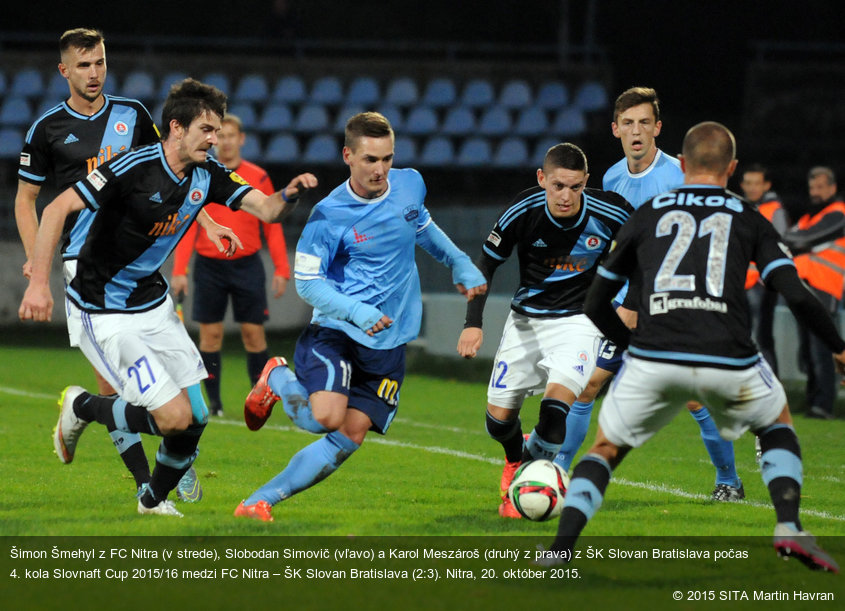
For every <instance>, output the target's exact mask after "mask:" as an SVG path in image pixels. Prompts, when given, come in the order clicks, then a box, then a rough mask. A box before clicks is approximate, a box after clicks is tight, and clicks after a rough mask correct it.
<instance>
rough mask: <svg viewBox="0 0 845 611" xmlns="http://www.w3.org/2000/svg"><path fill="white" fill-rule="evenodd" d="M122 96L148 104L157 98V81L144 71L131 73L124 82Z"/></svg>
mask: <svg viewBox="0 0 845 611" xmlns="http://www.w3.org/2000/svg"><path fill="white" fill-rule="evenodd" d="M120 94H121V95H122V96H123V97H125V98H133V99H135V100H141V101H142V102H144V103H147V102H149V101H151V100H152V99H153V98H154V97H155V81H154V80H153V77H152V75H151V74H150V73H149V72H144V71H142V70H136V71H134V72H130V73H129V74H128V75H127V76H126V79H125V80H124V81H123V90H122V91H121V92H120ZM153 118H155V117H153ZM156 120H158V119H156Z"/></svg>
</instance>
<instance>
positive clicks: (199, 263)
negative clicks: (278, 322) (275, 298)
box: [193, 253, 269, 325]
mask: <svg viewBox="0 0 845 611" xmlns="http://www.w3.org/2000/svg"><path fill="white" fill-rule="evenodd" d="M265 282H266V277H265V275H264V264H263V263H262V262H261V254H260V253H255V254H253V255H248V256H246V257H241V258H240V259H233V260H230V261H225V260H222V259H209V258H208V257H201V256H199V255H197V256H196V257H194V307H193V318H194V320H195V321H197V322H201V323H214V322H222V320H223V318H224V317H225V316H226V307H227V305H228V304H229V297H231V298H232V313H233V317H234V319H235V322H239V323H243V322H248V323H254V324H256V325H261V324H264V321H266V320H267V318H269V312H268V310H267V289H266V287H265Z"/></svg>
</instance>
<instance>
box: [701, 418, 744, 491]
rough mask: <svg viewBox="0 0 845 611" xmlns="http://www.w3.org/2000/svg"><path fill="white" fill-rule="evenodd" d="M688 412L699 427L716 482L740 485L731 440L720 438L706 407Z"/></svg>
mask: <svg viewBox="0 0 845 611" xmlns="http://www.w3.org/2000/svg"><path fill="white" fill-rule="evenodd" d="M690 414H692V417H693V418H695V420H696V422H698V426H699V427H700V428H701V439H702V440H703V441H704V447H705V448H707V453H708V454H710V461H711V462H712V463H713V466H714V467H716V484H727V485H728V486H735V487H737V488H738V487H739V486H741V485H742V482H740V481H739V476H738V475H737V473H736V462H735V460H734V444H733V442H730V441H725V440H724V439H722V437H721V436H720V435H719V430H718V429H717V428H716V423H715V422H713V418H711V417H710V412H709V411H707V408H706V407H704V406H701V409H697V410H695V411H694V412H690Z"/></svg>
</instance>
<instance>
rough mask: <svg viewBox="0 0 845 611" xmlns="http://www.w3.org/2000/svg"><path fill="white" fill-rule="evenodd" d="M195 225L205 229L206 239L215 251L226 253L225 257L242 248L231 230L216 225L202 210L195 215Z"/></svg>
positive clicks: (238, 239)
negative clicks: (224, 241)
mask: <svg viewBox="0 0 845 611" xmlns="http://www.w3.org/2000/svg"><path fill="white" fill-rule="evenodd" d="M197 224H198V225H199V226H200V227H202V228H203V229H205V233H206V235H207V236H208V239H209V240H211V241H212V243H213V244H214V245H215V246H216V247H217V250H218V251H219V252H222V253H226V256H227V257H231V256H232V255H233V254H235V251H236V250H237V249H238V248H243V247H244V245H243V244H242V243H241V240H240V238H238V236H237V235H236V234H235V232H234V231H232V229H231V228H229V227H224V226H223V225H221V224H219V223H217V222H216V221H215V220H214V219H213V218H211V216H210V215H209V214H208V212H206V211H205V210H204V209H203V210H200V213H199V214H198V215H197ZM223 240H226V241H227V242H228V243H227V244H224V243H223Z"/></svg>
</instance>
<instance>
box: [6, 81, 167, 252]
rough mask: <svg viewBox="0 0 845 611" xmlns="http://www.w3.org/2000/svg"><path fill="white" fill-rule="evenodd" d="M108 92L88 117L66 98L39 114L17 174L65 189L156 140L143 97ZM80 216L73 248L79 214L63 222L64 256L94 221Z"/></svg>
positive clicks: (30, 131)
mask: <svg viewBox="0 0 845 611" xmlns="http://www.w3.org/2000/svg"><path fill="white" fill-rule="evenodd" d="M104 97H105V103H104V104H103V107H102V108H101V109H100V110H99V111H98V112H97V113H96V114H94V115H92V116H90V117H89V116H86V115H82V114H79V113H78V112H76V111H74V110H73V109H72V108H71V107H70V106H68V104H67V102H62V103H61V104H58V105H56V106H54V107H53V108H51V109H50V110H48V111H47V112H46V113H44V114H43V115H41V117H39V118H38V119H37V120H36V121H35V123H33V124H32V127H30V128H29V131H28V132H27V134H26V140H25V142H24V146H23V150H22V151H21V156H20V163H19V166H18V177H19V178H20V179H21V180H23V181H25V182H28V183H32V184H34V185H39V186H41V185H43V184H45V183H46V182H47V180H48V179H49V180H51V181H53V182H54V183H55V186H56V187H58V188H59V189H60V190H64V189H66V188H68V187H70V186H71V185H72V184H73V183H75V182H76V181H77V180H81V179H82V178H84V177H85V176H87V175H88V174H90V173H91V172H92V171H93V170H95V169H96V168H97V167H98V166H100V165H101V164H103V163H105V162H106V161H108V160H109V159H111V158H112V157H114V156H115V155H117V154H118V153H121V152H123V151H128V150H129V149H131V148H133V147H135V146H138V145H140V144H148V143H152V142H156V141H158V139H159V133H158V130H157V129H156V127H155V124H154V123H153V120H152V119H151V118H150V113H149V112H147V109H146V108H145V107H144V105H143V104H141V102H139V101H137V100H131V99H129V98H120V97H115V96H109V95H106V96H104ZM80 216H81V217H82V218H81V222H80V227H78V228H77V229H76V231H75V232H74V238H75V239H74V240H73V242H74V247H73V248H72V249H71V248H69V246H70V235H69V234H70V231H71V228H72V227H74V223H76V222H77V215H76V214H74V215H71V216H69V217H68V221H67V222H66V223H65V227H64V233H63V236H62V237H63V242H62V252H63V253H64V254H65V256H64V258H65V259H68V258H75V257H76V255H77V254H78V252H79V248H80V247H81V246H82V242H83V241H84V236H85V234H86V233H87V230H88V226H90V224H91V218H90V215H89V214H85V213H83V214H81V215H80ZM83 224H84V227H83V226H82V225H83ZM70 251H72V252H70Z"/></svg>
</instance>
